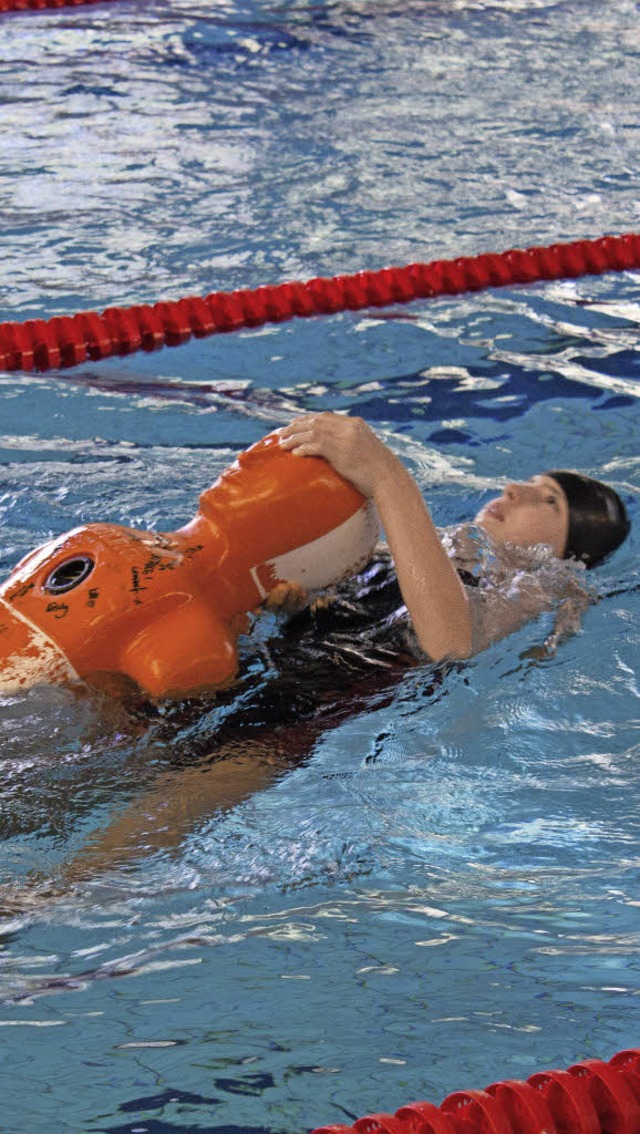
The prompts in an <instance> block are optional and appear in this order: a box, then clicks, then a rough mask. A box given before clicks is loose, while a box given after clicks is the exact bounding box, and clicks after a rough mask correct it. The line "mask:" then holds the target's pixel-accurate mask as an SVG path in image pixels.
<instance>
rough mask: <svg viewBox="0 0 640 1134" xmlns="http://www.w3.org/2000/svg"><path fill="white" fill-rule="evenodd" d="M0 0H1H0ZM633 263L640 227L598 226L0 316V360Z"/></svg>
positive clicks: (102, 349) (638, 263) (121, 350)
mask: <svg viewBox="0 0 640 1134" xmlns="http://www.w3.org/2000/svg"><path fill="white" fill-rule="evenodd" d="M0 2H1V0H0ZM634 268H640V235H639V234H637V233H625V234H623V235H621V236H603V237H599V238H598V239H596V240H576V241H573V242H571V243H568V244H551V245H548V246H535V247H532V248H527V249H517V248H516V249H510V250H508V251H506V252H493V253H481V254H480V255H478V256H461V257H459V258H457V259H454V260H433V261H431V262H430V263H426V264H421V263H418V264H408V265H406V266H405V267H396V268H382V269H381V270H380V271H366V272H356V273H355V274H354V275H341V276H333V277H330V278H328V277H324V278H323V277H317V278H315V279H312V280H308V281H307V282H306V283H299V282H292V283H282V284H274V285H272V286H267V287H257V288H255V289H249V288H245V289H242V290H239V291H232V292H225V291H218V292H213V293H212V294H211V295H207V296H206V297H205V298H199V297H191V296H189V297H186V298H184V299H178V300H166V301H163V302H160V303H155V304H153V305H150V304H140V305H135V306H133V307H109V308H107V309H106V310H105V311H103V312H102V314H101V315H99V314H98V313H97V312H95V311H82V312H79V313H78V314H77V315H58V316H55V317H54V318H52V319H47V320H44V319H30V320H27V321H26V322H24V323H18V322H6V323H0V369H2V370H5V371H15V370H22V371H27V372H28V371H32V370H38V371H43V370H53V369H57V368H59V367H70V366H77V365H78V364H80V363H82V362H85V361H86V360H87V359H90V360H92V361H96V360H98V359H101V358H110V357H111V356H113V355H126V354H133V353H134V352H135V351H138V350H144V351H152V350H158V349H160V348H161V347H163V346H178V345H179V344H180V343H184V342H187V340H189V339H190V338H192V336H195V337H196V338H205V337H206V336H208V335H213V334H216V333H220V332H229V331H238V330H241V329H243V328H249V327H260V326H263V325H264V324H265V323H282V322H284V321H286V320H288V319H292V318H294V317H295V316H298V317H302V318H309V317H310V316H312V315H331V314H336V313H337V312H339V311H359V310H361V309H363V308H367V307H387V306H389V305H390V304H395V303H409V302H410V301H411V300H414V299H432V298H435V297H436V296H441V295H459V294H461V293H463V292H470V291H482V290H483V289H485V288H492V287H506V286H507V285H513V284H528V283H534V282H538V281H541V280H557V279H565V278H572V279H575V278H577V277H579V276H586V275H601V274H603V273H605V272H610V271H616V272H620V271H628V270H631V269H634Z"/></svg>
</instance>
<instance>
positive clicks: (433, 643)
mask: <svg viewBox="0 0 640 1134" xmlns="http://www.w3.org/2000/svg"><path fill="white" fill-rule="evenodd" d="M418 640H419V642H420V646H421V648H422V649H423V650H424V652H425V654H427V655H428V657H429V658H430V659H431V661H433V662H435V663H436V664H438V665H439V664H440V663H441V662H458V661H466V660H467V659H468V658H470V657H471V655H472V653H473V643H472V639H471V628H470V627H469V629H467V628H466V627H464V628H461V629H460V631H459V632H458V633H446V634H443V635H441V636H437V637H436V636H434V635H433V633H430V634H428V635H425V636H424V638H422V637H421V636H420V637H419V639H418Z"/></svg>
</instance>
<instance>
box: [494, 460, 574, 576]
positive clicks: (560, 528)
mask: <svg viewBox="0 0 640 1134" xmlns="http://www.w3.org/2000/svg"><path fill="white" fill-rule="evenodd" d="M476 523H477V524H478V525H479V527H481V528H483V529H484V531H486V532H487V534H488V535H490V536H491V537H492V539H494V540H497V541H498V543H515V544H518V545H519V546H524V547H526V546H528V545H533V544H538V543H543V544H547V545H548V546H549V547H550V548H551V549H552V551H553V553H554V555H557V556H558V558H559V559H562V558H563V556H564V553H565V550H566V547H567V538H568V534H569V505H568V503H567V498H566V496H565V494H564V492H563V490H562V489H561V487H560V485H559V484H558V482H557V481H555V480H554V479H553V477H550V476H546V475H544V474H541V475H539V476H534V477H531V479H530V480H527V481H512V482H510V483H509V484H507V486H506V488H505V489H504V490H503V492H502V496H498V497H496V498H495V499H493V500H490V501H489V503H488V504H485V506H484V507H483V508H481V510H480V511H479V512H478V515H477V516H476Z"/></svg>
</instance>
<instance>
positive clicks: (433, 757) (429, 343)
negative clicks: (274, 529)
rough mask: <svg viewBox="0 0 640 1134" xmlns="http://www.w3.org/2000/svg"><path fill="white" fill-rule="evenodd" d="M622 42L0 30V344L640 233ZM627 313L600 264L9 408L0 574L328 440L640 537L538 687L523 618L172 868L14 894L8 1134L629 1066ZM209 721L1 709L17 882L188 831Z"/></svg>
mask: <svg viewBox="0 0 640 1134" xmlns="http://www.w3.org/2000/svg"><path fill="white" fill-rule="evenodd" d="M637 44H638V12H637V5H636V4H635V3H631V2H627V0H611V2H610V3H608V4H607V5H602V4H601V3H600V2H599V0H574V2H573V3H572V2H562V0H558V2H552V0H527V2H524V0H495V2H490V0H485V2H483V0H448V2H447V3H438V2H436V0H432V2H429V0H420V2H419V0H407V2H404V3H398V2H396V0H390V2H386V0H369V2H364V0H357V2H356V0H351V2H344V3H338V2H336V3H321V2H318V3H313V4H311V3H309V4H307V3H303V2H302V0H298V2H295V3H278V4H276V3H272V4H268V3H266V2H264V3H260V2H259V0H243V2H241V0H236V2H231V0H223V2H219V3H216V4H215V5H214V4H205V3H204V2H203V0H196V2H195V3H193V2H189V3H186V2H185V0H165V2H160V0H158V2H157V3H147V4H143V3H140V2H133V0H118V2H117V3H116V0H112V2H111V3H109V4H106V3H105V4H103V5H97V6H95V7H90V8H86V9H78V10H75V11H71V10H70V11H68V12H64V11H61V12H55V13H44V14H23V15H15V16H5V17H2V18H1V21H0V121H1V123H2V137H3V145H2V147H1V150H0V196H1V198H2V211H3V256H2V258H1V259H0V318H2V319H7V318H17V319H23V318H30V317H34V316H42V315H44V316H50V315H53V314H57V313H64V312H72V311H75V310H78V309H86V308H92V307H93V308H96V309H102V308H104V307H107V306H109V305H111V304H127V303H133V302H144V301H155V300H156V299H159V298H165V297H178V296H180V295H182V294H205V293H207V292H209V291H211V290H214V289H216V288H232V287H252V286H256V285H257V284H260V283H266V282H278V281H280V280H282V279H285V278H294V277H295V278H301V279H306V278H309V277H311V276H313V275H315V274H334V273H337V272H342V271H357V270H358V269H360V268H378V267H381V266H383V265H385V264H387V263H399V264H401V263H405V262H409V261H411V260H417V259H424V260H428V259H432V258H434V257H436V256H441V255H445V256H453V255H458V254H472V253H475V252H479V251H485V250H492V249H495V250H499V249H501V248H506V247H511V246H515V245H527V244H533V243H544V242H546V241H552V240H569V239H574V238H579V237H591V236H598V235H601V234H603V233H605V232H617V231H628V230H632V229H634V228H637V226H638V210H639V202H638V195H637V164H638V149H637V123H638V118H639V110H640V107H639V105H638V103H639V98H638V84H637ZM639 323H640V282H639V280H638V277H637V276H633V275H630V274H622V275H608V276H605V277H602V278H600V279H585V280H580V281H577V282H567V283H555V284H551V285H547V286H543V285H537V286H533V287H528V288H520V289H506V290H502V291H494V292H487V293H482V294H479V295H474V296H470V297H462V298H458V299H454V300H439V301H437V302H432V303H426V302H425V303H416V304H412V305H410V306H408V307H406V308H394V309H392V310H390V311H385V312H382V313H381V312H364V313H358V314H346V315H340V316H336V317H333V318H329V319H317V320H312V321H307V322H304V321H296V322H292V323H289V324H284V325H282V326H278V327H269V328H265V329H262V330H260V331H254V332H247V333H243V334H239V335H234V336H220V337H218V338H213V339H210V340H207V341H200V342H193V343H190V344H187V345H186V346H182V347H180V348H179V349H176V350H166V351H164V352H161V353H158V354H151V355H135V356H131V357H130V358H122V359H112V360H109V361H105V362H102V363H99V364H93V365H85V366H82V367H79V368H77V369H75V370H72V371H66V372H59V373H53V374H47V375H39V376H38V375H36V376H28V377H27V376H21V375H15V374H7V375H0V566H1V568H2V571H3V573H5V572H7V571H8V570H9V569H10V568H11V567H12V565H13V564H14V563H15V562H16V561H17V559H18V558H19V556H20V555H22V554H23V553H24V552H25V551H27V550H28V549H29V548H31V547H33V546H34V545H35V544H37V543H38V542H40V541H42V540H43V539H47V538H49V537H50V535H52V534H53V533H57V532H60V531H63V530H65V529H67V528H70V527H72V526H74V525H76V524H77V523H79V522H83V521H87V520H95V519H109V520H114V521H117V522H123V523H127V524H134V525H137V526H149V527H153V528H156V529H162V528H173V527H175V526H177V525H178V524H180V523H182V522H184V521H185V520H186V519H187V518H188V517H189V516H191V515H192V514H193V511H194V505H195V501H196V499H197V496H198V494H199V492H200V491H201V490H202V488H203V487H204V486H205V485H206V484H207V483H209V482H210V481H211V480H212V479H213V478H214V477H215V475H216V474H217V473H218V472H219V471H220V470H221V469H222V468H223V467H224V466H225V465H226V464H227V463H228V462H229V461H230V460H231V459H232V458H233V457H234V456H235V454H236V453H237V452H238V451H239V450H240V449H241V448H243V447H244V446H246V445H247V444H248V443H250V442H252V441H254V440H256V439H257V438H259V437H260V436H261V435H262V434H263V433H265V432H267V431H268V430H269V429H271V428H273V427H274V426H276V425H278V424H281V423H283V422H285V421H287V420H288V419H289V418H290V417H291V416H292V415H293V414H294V413H296V412H299V411H300V410H302V409H308V408H316V407H320V408H323V409H346V410H352V411H354V412H357V413H359V414H361V415H363V416H364V417H366V418H367V420H369V421H370V422H371V423H372V424H373V425H374V427H375V428H376V429H377V430H378V431H379V432H380V434H381V435H382V436H383V437H384V438H385V439H386V440H388V441H389V443H390V444H392V446H393V447H394V448H395V449H396V451H397V452H399V453H400V454H401V455H402V456H403V458H404V459H405V460H406V462H407V463H408V465H409V466H410V467H411V469H412V470H413V472H414V473H415V475H416V476H417V478H418V480H419V481H420V484H421V485H422V487H423V489H424V492H425V494H426V496H427V497H428V499H429V501H430V503H431V505H432V509H433V512H434V515H435V517H436V519H437V521H438V522H440V523H453V522H456V521H458V520H460V519H462V518H464V517H466V516H467V515H469V514H470V513H473V512H474V511H475V510H476V508H477V506H478V504H479V503H480V502H481V501H482V500H484V499H486V496H487V492H488V491H490V490H492V489H493V488H494V487H495V485H496V483H500V482H501V480H502V478H504V477H507V476H511V475H513V474H514V473H516V474H517V475H520V474H522V475H530V474H531V473H532V472H534V471H536V470H539V469H543V468H545V467H549V466H553V465H557V464H559V463H560V464H563V465H569V466H576V467H579V468H582V469H584V470H585V471H587V472H590V473H593V474H595V475H601V476H603V477H605V478H606V479H608V480H612V481H614V482H615V483H616V484H617V485H618V486H619V487H621V490H622V492H623V495H624V496H625V498H626V500H627V502H628V504H629V507H630V512H631V514H632V517H633V519H634V521H635V526H636V530H635V531H634V532H633V533H632V537H631V539H630V540H629V541H628V542H627V544H626V545H625V547H624V548H623V549H622V550H621V551H620V552H619V553H618V554H617V555H616V557H615V558H614V559H613V560H612V561H611V563H609V564H608V565H606V566H605V567H603V568H602V569H601V570H600V571H599V572H598V577H597V585H598V588H599V590H600V592H601V594H602V595H603V600H602V602H600V603H599V604H597V605H595V606H594V607H592V608H591V610H590V611H589V612H588V613H587V615H586V618H585V622H584V629H583V632H582V633H581V634H580V635H579V636H577V637H575V638H574V639H572V640H571V641H569V642H568V643H566V644H565V645H564V646H562V648H561V649H560V651H559V652H558V654H557V656H556V657H555V658H553V659H552V660H550V661H547V662H545V663H542V664H538V665H531V664H529V663H528V662H527V661H526V660H524V659H523V658H522V654H523V651H524V650H526V649H527V648H528V647H530V646H531V645H534V644H536V643H540V642H541V641H542V640H543V639H544V636H545V633H546V631H547V629H548V627H547V625H546V624H542V623H541V624H536V625H533V626H530V627H528V628H527V629H525V630H524V631H522V632H521V633H520V634H518V635H516V636H515V637H514V638H513V639H510V640H509V641H506V642H503V643H500V644H499V645H497V646H495V647H494V648H493V649H491V650H490V651H488V652H487V653H486V654H485V655H483V656H481V657H479V658H477V659H476V660H474V661H473V662H472V663H471V664H469V665H467V666H465V667H464V668H461V669H460V670H459V671H457V672H452V673H450V674H449V675H448V676H447V677H446V680H445V683H444V685H443V686H441V687H440V688H439V689H437V690H436V691H435V692H433V691H429V683H428V675H427V674H425V673H422V672H415V671H414V672H412V673H411V674H409V675H407V677H406V678H405V680H404V681H403V682H402V683H401V684H400V685H399V686H398V687H396V688H395V689H394V690H393V691H392V693H391V696H390V700H389V699H388V700H384V699H383V698H381V697H378V698H377V699H376V697H374V696H372V699H371V703H370V704H369V705H368V706H367V707H364V708H361V709H360V710H359V711H358V712H355V713H354V714H353V716H352V717H351V718H350V719H346V720H343V721H342V722H341V723H338V724H337V725H336V727H335V728H329V727H326V726H325V727H324V729H323V730H320V729H318V730H317V731H316V732H315V733H313V732H312V731H308V732H307V733H306V734H305V735H304V738H303V740H301V741H299V743H298V748H296V749H295V751H292V753H291V762H290V766H289V767H288V768H286V769H285V768H283V767H282V766H281V765H280V766H278V765H277V764H276V765H274V767H273V768H271V769H267V770H266V771H265V769H264V765H263V764H262V765H260V768H259V769H258V772H256V773H255V774H253V775H252V774H251V768H249V774H247V775H245V776H244V777H243V778H241V777H240V776H239V775H238V776H236V777H234V776H233V775H232V776H230V777H229V778H228V780H227V781H226V782H224V783H223V784H221V785H220V792H219V797H217V798H218V802H217V803H216V802H215V801H213V800H212V801H211V802H210V804H204V805H203V806H202V808H201V813H200V815H199V816H198V818H197V821H195V822H194V823H193V824H192V825H187V826H186V827H185V829H184V830H183V831H182V833H181V835H180V837H178V838H176V839H175V840H174V845H172V846H170V847H164V848H159V847H158V843H159V842H160V841H161V840H160V839H159V838H158V835H157V831H155V832H154V831H153V830H151V831H150V832H149V835H148V838H146V839H140V840H139V841H138V843H137V844H135V845H133V846H130V847H129V849H128V851H127V853H126V854H124V855H121V856H120V857H118V858H116V857H114V858H113V859H112V860H111V861H109V862H104V861H103V863H102V865H101V867H100V869H97V868H96V869H95V870H94V871H93V872H91V873H89V874H87V876H85V877H84V878H83V879H82V881H81V882H79V884H78V885H77V887H76V888H75V889H74V890H73V891H72V892H70V893H67V894H66V895H64V896H62V897H60V898H59V899H58V900H57V901H55V902H53V903H49V904H47V905H44V906H42V907H41V908H39V909H35V910H34V911H33V913H32V914H31V915H29V916H27V915H25V914H22V913H18V912H15V913H14V912H12V908H11V904H10V902H9V900H8V899H7V897H6V889H5V890H2V891H0V892H2V893H3V895H4V896H3V899H2V902H0V907H1V909H2V920H1V925H0V927H1V932H2V936H1V937H0V1086H1V1089H2V1106H1V1108H0V1130H2V1131H3V1132H9V1134H18V1132H20V1134H22V1132H23V1131H29V1132H30V1134H40V1132H42V1134H44V1132H45V1131H46V1132H48V1131H50V1130H56V1131H60V1132H65V1134H66V1132H69V1134H103V1132H104V1134H107V1132H108V1134H115V1132H118V1134H125V1132H126V1134H177V1132H180V1134H187V1132H192V1131H208V1132H213V1131H216V1132H219V1134H222V1132H225V1134H239V1132H240V1131H249V1132H254V1134H258V1132H260V1134H262V1132H265V1134H266V1132H269V1134H272V1132H273V1134H294V1132H302V1131H305V1130H308V1129H310V1128H312V1127H313V1126H317V1125H320V1124H322V1123H326V1122H329V1121H334V1122H338V1121H346V1120H348V1119H349V1118H352V1117H354V1116H356V1115H361V1114H364V1113H366V1112H368V1111H374V1110H377V1109H386V1110H392V1109H395V1108H396V1107H397V1106H399V1105H401V1104H403V1103H405V1102H408V1101H409V1100H411V1099H414V1098H416V1097H423V1098H429V1099H431V1100H433V1101H436V1102H437V1101H440V1099H441V1098H442V1097H443V1096H444V1095H445V1094H446V1093H447V1092H449V1091H451V1090H453V1089H456V1088H459V1087H481V1086H484V1085H486V1084H487V1083H489V1082H491V1081H493V1080H496V1079H504V1078H508V1077H524V1076H526V1075H528V1074H530V1073H532V1072H533V1071H534V1070H537V1069H541V1068H543V1067H549V1066H556V1067H563V1066H566V1065H567V1064H569V1063H570V1062H572V1061H575V1060H576V1059H580V1058H584V1057H588V1056H594V1055H597V1056H600V1057H605V1058H606V1057H608V1056H610V1055H611V1054H613V1052H614V1051H616V1050H618V1049H620V1048H623V1047H625V1046H629V1045H634V1044H637V1043H638V1025H637V1003H638V1000H637V998H638V991H639V983H638V975H639V966H638V951H639V948H640V940H639V935H638V902H639V901H640V895H639V889H638V868H639V858H638V818H637V814H638V808H637V796H638V788H639V787H640V742H639V722H640V702H639V697H640V694H639V691H638V686H637V657H638V629H637V617H638V604H639V599H638V594H639V592H638V583H639V571H638V538H639V537H638V530H637V529H638V527H639V516H638V503H637V501H638V493H639V490H640V468H639V458H638V444H637V439H638V427H639V424H640V422H639V417H640V413H639V402H638V390H639V386H638V361H637V360H638V353H637V350H638V325H639ZM214 722H215V707H212V708H211V709H210V710H208V711H206V712H203V715H202V716H201V717H198V716H196V717H195V718H194V716H193V715H191V716H186V717H185V718H184V719H183V720H181V721H179V720H177V719H174V720H173V721H169V722H162V721H161V722H153V723H149V722H148V721H147V722H145V721H134V720H130V719H127V718H126V717H124V715H123V714H122V713H120V712H119V711H118V710H117V708H116V707H115V706H113V707H111V709H110V710H109V709H108V707H107V706H105V705H101V706H99V705H95V704H92V703H90V702H77V701H74V700H72V699H71V698H70V697H69V696H68V695H67V694H66V693H65V692H64V691H60V690H58V691H54V690H49V691H46V690H45V691H43V690H40V691H37V692H34V693H32V694H30V695H28V696H25V697H22V698H4V699H3V700H2V702H1V703H0V737H1V739H0V761H1V765H0V767H1V769H2V771H1V778H0V784H1V785H2V786H1V788H0V831H1V835H2V838H1V841H0V886H2V887H9V888H10V887H11V886H13V887H17V886H20V885H22V884H23V883H25V882H28V881H29V880H33V878H34V876H35V877H38V878H40V880H41V886H43V887H44V885H45V882H46V879H47V878H51V877H53V878H55V877H56V876H57V872H59V870H60V869H61V868H62V866H63V864H64V863H65V862H68V861H70V860H73V859H74V858H75V857H76V856H78V855H79V854H80V853H81V851H82V848H83V847H86V845H87V843H88V841H89V840H90V839H91V837H92V835H94V836H95V837H96V838H97V837H98V835H99V832H101V831H102V830H104V829H105V828H108V827H109V824H113V823H114V822H115V821H116V820H117V819H118V817H122V816H127V815H131V814H132V813H133V812H134V811H135V809H136V807H137V808H138V812H139V810H140V808H141V806H143V805H142V804H141V803H140V801H141V800H148V799H149V798H151V799H153V801H154V806H156V807H157V806H158V805H159V806H161V805H162V804H163V802H168V801H169V800H170V798H171V795H172V790H173V788H175V787H176V780H175V779H173V780H172V772H171V754H172V751H173V749H174V748H175V747H176V746H179V745H182V746H183V747H184V746H185V745H186V746H187V747H188V745H189V744H194V745H197V743H198V742H199V741H201V740H202V738H203V737H204V738H206V737H207V736H208V735H209V733H210V732H211V730H212V728H213V724H214ZM173 774H174V775H175V772H174V773H173ZM163 793H164V794H163ZM202 794H203V795H204V794H205V793H204V791H203V793H202ZM214 794H215V793H214ZM220 801H221V802H220ZM152 826H153V825H152Z"/></svg>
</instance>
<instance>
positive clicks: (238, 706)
mask: <svg viewBox="0 0 640 1134" xmlns="http://www.w3.org/2000/svg"><path fill="white" fill-rule="evenodd" d="M460 575H461V578H462V581H463V582H464V583H465V585H470V586H473V585H475V584H476V583H477V580H476V579H475V578H474V577H473V576H472V575H468V574H467V573H466V572H464V573H463V572H460ZM244 660H245V664H244V668H243V672H242V673H241V676H240V679H239V680H238V682H237V683H236V684H235V685H234V686H233V687H232V688H231V689H228V690H226V691H225V692H224V693H222V694H220V695H219V696H218V697H217V699H216V706H215V709H214V712H213V714H208V720H209V726H208V727H207V728H206V729H205V733H206V735H201V736H200V737H199V738H198V742H197V745H196V748H197V749H199V751H200V754H201V755H204V751H203V748H204V749H206V753H207V756H208V757H213V758H215V757H216V751H217V752H218V753H220V754H222V752H223V751H224V749H225V746H229V744H230V743H232V744H233V745H235V744H237V743H238V742H240V741H244V742H248V743H252V742H254V741H257V740H258V738H259V737H260V738H263V737H269V738H270V740H269V742H273V741H275V737H276V734H277V733H278V732H280V730H283V729H286V730H292V729H293V730H294V731H295V730H296V726H301V727H302V730H303V731H304V733H305V734H307V733H313V734H314V736H315V735H317V734H318V733H320V732H322V731H324V730H325V729H326V728H331V727H334V726H335V725H337V724H339V723H340V722H341V721H343V720H345V719H347V718H348V717H351V716H353V715H354V713H356V712H358V711H360V710H361V709H364V708H367V707H370V706H373V705H374V704H375V705H376V706H380V705H381V704H384V703H387V702H388V701H390V700H391V698H392V696H393V690H394V689H395V687H396V686H397V685H398V684H399V682H400V681H401V680H402V678H403V677H404V676H405V675H406V674H407V672H408V671H409V670H411V669H412V668H415V667H417V666H424V667H425V670H426V672H425V686H424V693H425V695H427V696H429V695H431V694H432V693H433V692H435V690H436V689H437V688H438V687H439V686H440V685H441V684H442V680H443V676H444V673H445V672H446V668H447V667H446V666H443V665H438V666H431V667H429V668H428V669H427V667H428V658H427V657H426V655H425V654H424V653H423V652H422V650H421V649H420V647H419V645H418V642H417V639H416V636H415V633H414V631H413V628H412V626H411V622H410V619H409V615H408V612H407V608H406V606H405V605H404V602H403V598H402V594H401V592H400V587H399V585H398V580H397V578H396V574H395V567H394V564H393V561H392V559H391V556H390V555H389V553H388V552H384V551H383V552H379V553H378V554H377V555H376V558H375V559H374V560H373V561H372V562H371V563H370V564H369V566H368V567H367V568H366V569H365V570H364V571H363V572H361V573H360V574H359V575H357V576H355V577H354V578H353V579H350V580H348V581H347V582H345V583H342V584H340V585H339V586H338V587H336V588H335V589H334V591H333V592H332V593H331V594H330V595H328V596H327V597H326V599H325V598H324V596H323V598H322V599H321V600H320V601H316V602H314V603H312V604H311V606H309V607H307V608H305V609H304V610H303V611H301V612H300V613H298V614H295V615H293V616H292V617H290V618H289V619H288V620H287V621H286V622H285V623H284V624H281V625H280V626H279V627H278V630H277V632H276V633H275V634H274V635H273V636H271V637H269V638H267V639H266V640H263V641H261V642H257V643H254V642H253V641H252V640H251V639H250V648H249V651H248V652H247V656H246V658H245V659H244ZM211 725H212V726H213V727H210V726H211ZM194 739H195V738H194V736H193V735H191V738H190V742H188V743H187V747H188V748H189V752H190V756H189V758H190V759H193V757H194V756H196V757H197V755H198V753H197V752H194V750H193V747H192V745H193V741H194ZM178 747H180V745H178ZM175 756H178V752H177V750H176V748H174V757H175ZM184 756H185V757H186V756H187V753H186V751H185V753H184ZM178 759H179V761H180V762H182V759H181V758H180V757H179V756H178Z"/></svg>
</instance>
